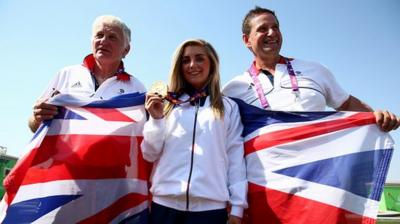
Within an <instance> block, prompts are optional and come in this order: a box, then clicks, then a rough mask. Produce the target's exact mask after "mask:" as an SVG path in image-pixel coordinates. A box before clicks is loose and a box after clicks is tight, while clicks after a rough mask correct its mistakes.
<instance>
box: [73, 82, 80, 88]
mask: <svg viewBox="0 0 400 224" xmlns="http://www.w3.org/2000/svg"><path fill="white" fill-rule="evenodd" d="M80 87H82V85H81V82H79V81H78V82H76V83H74V84H73V85H72V86H71V88H80Z"/></svg>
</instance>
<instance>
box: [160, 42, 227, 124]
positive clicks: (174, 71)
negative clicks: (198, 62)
mask: <svg viewBox="0 0 400 224" xmlns="http://www.w3.org/2000/svg"><path fill="white" fill-rule="evenodd" d="M187 46H200V47H203V48H204V49H205V51H206V53H207V56H208V58H209V59H210V74H209V76H208V80H207V91H208V93H209V95H210V102H211V108H212V110H213V112H214V115H215V117H217V118H221V117H222V116H223V115H224V105H223V103H222V94H221V87H220V74H219V59H218V54H217V52H216V51H215V49H214V48H213V47H212V46H211V44H209V43H208V42H207V41H204V40H202V39H189V40H186V41H184V42H183V43H182V44H180V45H179V46H178V47H177V48H176V50H175V53H174V56H173V58H172V63H171V71H170V73H169V91H172V92H178V91H180V90H181V89H183V88H184V87H186V85H187V83H186V81H185V79H184V78H183V74H182V55H183V52H184V50H185V48H186V47H187ZM173 107H174V105H173V104H172V103H170V102H168V103H167V104H166V107H165V110H164V112H165V114H166V116H168V115H169V114H170V113H171V111H172V109H173Z"/></svg>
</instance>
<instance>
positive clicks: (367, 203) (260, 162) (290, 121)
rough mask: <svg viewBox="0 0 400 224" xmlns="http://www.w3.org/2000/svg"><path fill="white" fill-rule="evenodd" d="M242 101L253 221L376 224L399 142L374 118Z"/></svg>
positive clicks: (241, 107)
mask: <svg viewBox="0 0 400 224" xmlns="http://www.w3.org/2000/svg"><path fill="white" fill-rule="evenodd" d="M237 102H238V104H239V107H240V110H241V116H242V121H243V124H244V131H243V135H244V138H245V157H246V164H247V178H248V181H249V194H248V196H249V197H248V200H249V209H248V217H249V221H250V223H252V224H258V223H288V224H294V223H296V224H297V223H324V224H333V223H375V222H376V217H377V213H378V203H379V199H380V195H381V193H382V189H383V185H384V182H385V179H386V174H387V170H388V166H389V163H390V159H391V156H392V151H393V144H394V143H393V140H392V139H391V137H390V136H389V135H388V134H387V133H383V132H381V131H380V130H379V129H378V127H377V126H376V125H375V118H374V115H373V113H368V112H292V113H288V112H274V111H266V110H261V109H259V108H256V107H253V106H251V105H248V104H245V103H244V102H243V101H240V100H237Z"/></svg>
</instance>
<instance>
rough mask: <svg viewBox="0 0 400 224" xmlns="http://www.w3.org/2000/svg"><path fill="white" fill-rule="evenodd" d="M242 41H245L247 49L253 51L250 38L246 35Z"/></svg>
mask: <svg viewBox="0 0 400 224" xmlns="http://www.w3.org/2000/svg"><path fill="white" fill-rule="evenodd" d="M242 40H243V43H244V44H245V45H246V47H247V48H250V49H251V43H250V42H249V36H247V35H246V34H243V35H242Z"/></svg>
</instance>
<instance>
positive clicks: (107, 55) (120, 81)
mask: <svg viewBox="0 0 400 224" xmlns="http://www.w3.org/2000/svg"><path fill="white" fill-rule="evenodd" d="M130 40H131V31H130V29H129V28H128V27H127V26H126V24H125V23H124V22H123V21H122V20H121V19H119V18H118V17H115V16H111V15H105V16H100V17H98V18H96V20H95V21H94V23H93V28H92V54H90V55H88V56H86V57H85V58H84V60H83V63H82V64H81V65H74V66H69V67H65V68H63V69H61V70H60V71H59V72H58V73H57V75H56V76H55V78H54V79H53V80H52V81H51V82H50V85H49V86H48V87H47V89H46V90H45V91H44V93H43V94H42V96H41V97H39V100H38V101H37V102H36V103H35V105H34V107H33V115H32V116H31V117H30V119H29V127H30V129H31V130H32V131H33V132H35V131H36V130H37V128H38V127H39V125H40V124H41V123H42V121H44V120H48V119H51V118H53V117H54V116H55V115H56V114H57V107H56V106H54V105H51V104H48V103H46V101H47V100H48V99H49V98H50V97H51V96H53V95H55V94H58V93H75V94H80V95H82V96H89V97H94V98H99V99H109V98H111V97H113V96H117V95H119V94H123V93H134V92H145V87H144V85H143V84H142V83H141V82H140V81H139V80H138V79H136V78H135V77H133V76H131V75H129V74H128V73H126V72H125V68H124V64H123V62H122V59H123V58H124V57H125V56H126V55H127V54H128V53H129V50H130Z"/></svg>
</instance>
